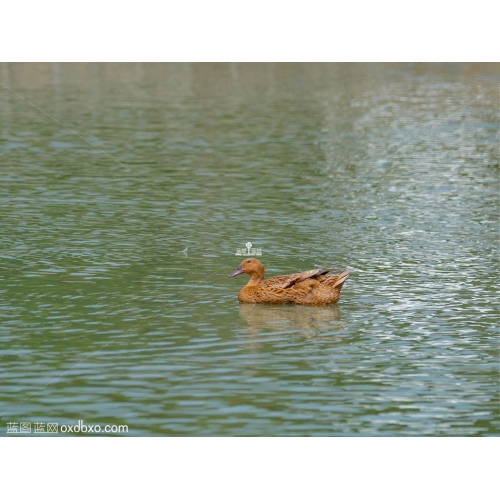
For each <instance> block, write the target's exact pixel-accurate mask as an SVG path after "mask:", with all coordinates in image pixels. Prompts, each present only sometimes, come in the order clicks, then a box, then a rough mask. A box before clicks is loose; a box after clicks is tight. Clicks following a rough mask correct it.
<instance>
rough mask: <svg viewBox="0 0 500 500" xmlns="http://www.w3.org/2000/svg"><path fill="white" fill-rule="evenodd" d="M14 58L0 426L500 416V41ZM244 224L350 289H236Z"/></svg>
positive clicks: (1, 166) (228, 431) (319, 429)
mask: <svg viewBox="0 0 500 500" xmlns="http://www.w3.org/2000/svg"><path fill="white" fill-rule="evenodd" d="M0 82H1V83H2V84H3V85H5V86H6V87H8V88H9V89H11V90H12V91H15V92H16V93H17V94H19V95H15V94H14V93H13V92H11V91H9V90H7V89H6V88H5V87H2V86H0V180H1V183H0V199H1V200H2V204H1V207H2V210H1V221H2V225H1V228H2V230H1V233H0V280H1V286H0V318H1V323H0V339H1V356H2V357H1V359H2V363H1V365H0V380H1V389H0V403H1V407H0V414H3V415H2V417H1V419H0V422H1V423H0V425H1V429H2V431H1V432H2V433H3V434H6V433H7V429H8V425H7V424H8V423H9V422H31V423H32V427H33V428H34V426H35V423H36V422H42V423H47V422H57V423H58V424H59V425H63V424H66V425H72V424H76V422H77V421H78V420H83V421H84V422H85V423H86V424H90V425H96V424H99V425H102V426H104V425H105V424H112V425H113V424H114V425H119V424H124V425H128V428H129V432H128V435H146V436H158V435H171V436H174V435H181V436H182V435H184V436H186V435H195V436H205V435H206V436H214V435H219V436H227V435H237V436H239V435H280V436H296V435H329V436H350V435H365V436H411V435H435V436H451V435H460V436H482V435H495V434H496V435H498V433H499V431H500V421H499V357H498V355H499V351H498V326H499V317H498V289H499V280H498V277H499V266H498V264H499V254H498V243H499V240H498V236H499V232H498V229H499V228H498V213H499V162H498V152H499V142H498V139H499V138H498V121H499V88H498V65H484V64H451V65H438V64H429V65H424V64H413V65H412V64H408V65H388V64H369V65H362V64H355V65H346V64H337V65H326V64H213V65H211V64H168V65H159V64H149V65H148V64H0ZM495 85H496V87H495ZM20 96H22V98H21V97H20ZM478 96H480V97H479V98H477V97H478ZM23 98H24V99H25V100H23ZM28 101H29V102H28ZM34 106H36V107H37V108H39V109H37V108H36V107H34ZM47 115H50V117H49V116H47ZM51 117H53V119H52V118H51ZM56 120H57V121H56ZM74 132H76V133H77V134H78V135H75V133H74ZM247 241H251V242H252V243H253V244H254V246H255V247H259V248H262V251H263V256H262V258H261V260H262V261H263V263H264V265H265V266H266V273H267V276H272V275H276V274H286V273H291V272H296V271H297V270H306V269H312V268H314V267H317V266H319V265H323V266H330V267H332V268H333V269H336V270H340V269H343V268H344V267H346V266H349V267H350V268H351V269H352V273H351V275H350V277H349V279H348V280H347V282H346V284H345V286H344V288H343V291H342V297H341V300H340V302H339V304H338V306H333V307H322V308H307V307H299V306H280V307H277V306H269V305H239V304H238V302H237V299H236V296H237V293H238V291H239V289H240V288H241V287H242V286H243V284H244V282H245V277H239V278H235V279H233V280H229V279H227V275H228V274H229V273H230V272H232V271H233V270H234V269H235V268H236V267H237V266H238V264H239V262H240V258H239V257H236V256H235V255H234V253H235V251H236V248H239V247H243V246H244V244H245V243H246V242H247ZM186 247H187V248H188V250H187V252H186V253H187V255H186V254H185V253H183V252H182V250H184V249H185V248H186Z"/></svg>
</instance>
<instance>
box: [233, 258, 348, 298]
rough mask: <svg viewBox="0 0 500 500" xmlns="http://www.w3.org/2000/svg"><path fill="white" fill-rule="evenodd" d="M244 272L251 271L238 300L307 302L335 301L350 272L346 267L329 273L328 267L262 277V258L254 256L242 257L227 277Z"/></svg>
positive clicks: (248, 272)
mask: <svg viewBox="0 0 500 500" xmlns="http://www.w3.org/2000/svg"><path fill="white" fill-rule="evenodd" d="M243 273H247V274H249V275H250V281H249V282H248V283H247V284H246V285H245V286H244V287H243V288H242V289H241V290H240V293H239V294H238V300H239V301H240V302H252V303H262V304H263V303H269V304H287V303H294V304H303V305H308V306H324V305H326V304H335V303H336V302H338V301H339V299H340V290H341V288H342V285H343V284H344V281H345V280H346V279H347V276H349V271H348V270H347V269H346V270H345V271H342V272H341V273H340V274H329V273H330V271H328V270H326V269H313V270H312V271H304V272H302V273H296V274H287V275H285V276H275V277H274V278H269V279H267V280H264V266H263V265H262V264H261V262H259V261H258V260H257V259H245V260H244V261H243V262H242V263H241V264H240V266H239V267H238V269H236V271H234V272H233V273H231V274H230V275H229V278H234V277H235V276H239V275H240V274H243Z"/></svg>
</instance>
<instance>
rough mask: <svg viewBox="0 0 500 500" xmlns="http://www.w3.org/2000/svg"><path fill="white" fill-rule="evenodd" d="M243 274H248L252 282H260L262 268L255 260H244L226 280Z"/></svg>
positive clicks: (262, 272) (262, 273)
mask: <svg viewBox="0 0 500 500" xmlns="http://www.w3.org/2000/svg"><path fill="white" fill-rule="evenodd" d="M243 273H247V274H249V275H250V277H251V278H252V280H253V281H260V280H261V279H263V278H264V266H263V265H262V264H261V262H260V261H258V260H257V259H245V260H244V261H243V262H242V263H241V264H240V265H239V267H238V268H237V269H236V270H235V271H234V272H232V273H231V274H230V275H229V276H228V278H234V277H236V276H239V275H240V274H243Z"/></svg>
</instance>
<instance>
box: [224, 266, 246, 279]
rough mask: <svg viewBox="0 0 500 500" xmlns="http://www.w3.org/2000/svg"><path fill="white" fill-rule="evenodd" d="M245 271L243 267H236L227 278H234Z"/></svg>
mask: <svg viewBox="0 0 500 500" xmlns="http://www.w3.org/2000/svg"><path fill="white" fill-rule="evenodd" d="M244 272H245V271H243V269H241V266H240V267H238V269H236V271H234V272H232V273H231V274H230V275H229V276H228V278H234V277H236V276H239V275H240V274H243V273H244Z"/></svg>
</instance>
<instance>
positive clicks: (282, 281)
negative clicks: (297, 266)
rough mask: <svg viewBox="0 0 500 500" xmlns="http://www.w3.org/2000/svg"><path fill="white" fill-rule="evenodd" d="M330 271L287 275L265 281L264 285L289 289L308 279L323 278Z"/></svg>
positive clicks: (317, 270)
mask: <svg viewBox="0 0 500 500" xmlns="http://www.w3.org/2000/svg"><path fill="white" fill-rule="evenodd" d="M329 272H330V271H329V270H328V269H321V268H320V269H312V270H311V271H304V272H302V273H295V274H287V275H284V276H275V277H274V278H269V279H267V280H266V281H265V283H266V285H269V286H272V287H276V288H283V289H285V288H291V287H292V286H294V285H296V284H297V283H301V282H302V281H305V280H308V279H315V278H318V277H319V276H323V275H325V274H327V273H329Z"/></svg>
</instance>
